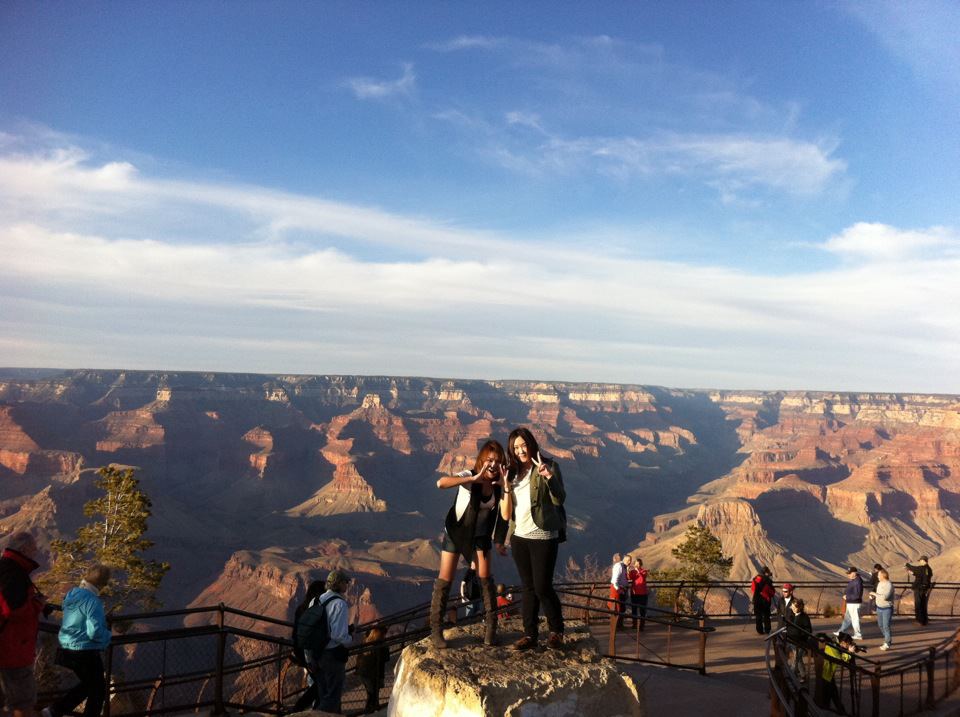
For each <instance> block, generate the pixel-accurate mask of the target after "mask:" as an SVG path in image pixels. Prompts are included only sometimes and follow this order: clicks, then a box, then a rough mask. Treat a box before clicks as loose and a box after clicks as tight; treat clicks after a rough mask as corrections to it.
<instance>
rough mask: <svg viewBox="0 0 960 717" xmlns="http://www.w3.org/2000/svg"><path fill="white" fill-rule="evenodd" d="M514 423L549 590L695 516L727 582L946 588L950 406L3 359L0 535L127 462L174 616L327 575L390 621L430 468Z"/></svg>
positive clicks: (674, 531) (410, 572)
mask: <svg viewBox="0 0 960 717" xmlns="http://www.w3.org/2000/svg"><path fill="white" fill-rule="evenodd" d="M518 425H526V426H529V427H530V428H531V429H532V430H533V432H534V434H535V435H536V437H537V439H538V441H539V442H540V444H541V447H542V450H543V453H544V454H547V455H549V456H552V457H553V458H555V459H556V460H557V461H559V463H560V465H561V467H562V470H563V479H564V482H565V485H566V488H567V493H568V502H567V511H568V521H569V540H568V542H566V543H565V544H564V545H563V546H562V547H561V560H562V565H561V567H560V568H558V572H559V573H561V576H562V575H563V573H564V571H567V574H568V575H569V576H571V577H576V576H577V575H578V574H579V573H578V567H579V566H582V565H585V564H587V563H589V562H591V558H590V556H596V558H595V559H596V560H597V561H598V562H599V563H600V564H601V565H603V564H606V562H607V560H608V559H609V556H610V555H611V554H612V553H613V552H623V551H626V550H629V551H631V552H634V553H636V554H639V555H641V556H642V557H643V559H644V562H645V564H646V565H647V566H648V567H658V566H660V565H664V566H666V565H669V564H670V562H671V560H672V558H671V555H670V550H671V549H672V547H673V546H675V545H676V544H677V542H678V541H679V540H681V539H682V537H683V533H684V531H685V529H686V526H687V525H689V524H690V523H691V521H696V520H700V521H703V522H704V523H706V524H707V525H708V526H709V527H710V528H711V530H713V531H714V533H716V534H717V535H718V536H719V537H720V538H721V539H722V541H723V544H724V549H725V551H726V552H727V554H729V555H731V556H732V557H733V558H734V569H733V574H732V577H733V578H736V579H749V577H750V576H751V575H752V574H753V572H754V571H755V570H756V569H757V567H758V566H760V565H769V566H770V567H771V568H772V569H773V570H774V575H775V576H776V575H779V576H782V577H787V576H789V577H790V578H793V579H819V578H831V579H836V578H839V577H840V576H841V574H842V568H843V566H845V565H847V564H851V563H852V564H854V565H856V566H859V567H860V568H861V569H865V570H869V567H870V566H871V565H872V564H873V563H874V562H881V563H884V564H887V565H891V566H900V565H902V564H903V563H904V562H905V561H907V560H914V559H916V557H917V556H918V555H920V554H926V555H929V556H930V557H931V562H932V565H933V568H934V570H935V571H936V574H937V575H938V576H939V577H940V578H941V579H953V576H954V575H956V572H957V570H956V568H957V567H958V562H960V547H958V546H960V397H958V396H946V395H939V396H938V395H918V394H887V393H875V394H865V393H859V394H851V393H830V392H813V391H720V390H688V389H674V388H664V387H654V386H636V385H611V384H582V383H562V382H538V381H481V380H443V379H430V378H400V377H373V376H279V375H278V376H267V375H253V374H222V373H186V372H162V371H156V372H152V371H123V370H63V371H56V370H49V369H37V370H31V369H0V543H2V542H3V535H4V534H7V533H9V532H12V531H14V530H17V529H29V530H31V531H32V532H33V533H34V534H35V535H36V536H37V537H38V539H39V542H40V543H41V545H43V546H49V543H50V541H51V540H53V539H56V538H60V537H72V536H73V535H74V533H75V531H76V529H77V528H78V527H79V526H81V525H83V524H84V523H85V522H86V520H87V519H86V518H84V516H83V510H82V509H83V504H84V503H85V502H86V501H87V500H89V499H90V498H92V497H94V496H95V495H96V491H95V489H94V487H93V480H94V473H95V470H96V468H97V467H99V466H102V465H105V464H110V463H113V464H119V465H129V466H135V467H137V469H138V476H139V478H140V479H141V485H142V488H143V489H144V490H145V491H146V492H147V493H148V495H149V496H150V498H151V499H152V501H153V515H152V517H151V519H150V531H149V534H148V537H149V538H150V539H151V540H153V541H154V543H155V547H154V549H153V554H152V557H156V558H159V559H162V560H166V561H169V562H170V563H171V564H172V566H173V567H172V569H171V571H170V573H169V575H168V576H167V578H166V580H165V583H164V587H163V591H162V595H161V598H162V599H163V601H164V603H165V604H166V605H167V606H184V605H210V604H216V603H218V602H221V601H223V602H225V603H228V604H230V605H232V606H234V607H238V608H241V609H245V610H251V611H254V612H260V613H265V614H269V615H274V616H283V617H286V616H289V615H290V614H291V613H292V609H293V607H294V606H295V604H296V603H297V601H298V600H299V599H300V598H301V597H302V595H303V593H304V591H305V589H306V586H307V585H308V584H309V582H310V581H311V580H314V579H318V578H321V577H323V576H324V575H325V573H326V571H327V570H329V569H330V568H332V567H335V566H336V567H341V568H344V569H346V570H348V571H350V572H351V573H352V574H353V575H354V576H355V578H356V581H355V585H354V586H353V589H352V595H353V602H354V606H355V609H357V610H360V611H361V612H362V613H363V615H366V616H369V615H373V614H376V612H377V611H378V610H379V611H380V612H389V611H392V610H395V609H399V608H401V607H403V606H405V605H408V604H410V603H413V602H415V601H422V600H424V599H426V597H427V595H428V590H429V587H428V584H429V582H430V581H432V579H433V577H434V575H435V570H436V566H437V562H438V550H439V540H438V536H439V534H440V533H441V531H442V526H443V517H444V515H445V514H446V511H447V509H448V508H449V506H450V504H451V503H452V501H453V498H454V494H453V491H441V490H438V489H437V488H436V480H437V478H438V477H439V476H440V475H442V474H444V473H449V472H455V471H458V470H461V469H463V468H465V467H467V468H470V467H472V465H473V460H474V457H475V454H476V450H477V447H478V445H479V444H480V443H481V442H482V441H483V440H485V439H486V438H488V437H491V436H492V437H494V438H496V439H498V440H500V441H501V442H505V441H506V437H507V435H508V433H509V431H510V430H511V429H512V428H513V427H515V426H518ZM495 569H496V571H497V577H498V579H501V580H503V581H511V580H513V579H515V572H514V570H513V566H512V561H510V560H509V559H499V558H498V559H497V560H496V562H495ZM897 570H899V568H897ZM903 577H904V576H903V575H902V574H900V573H899V572H896V574H895V575H894V578H895V579H903ZM361 596H362V597H361Z"/></svg>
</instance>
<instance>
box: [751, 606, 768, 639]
mask: <svg viewBox="0 0 960 717" xmlns="http://www.w3.org/2000/svg"><path fill="white" fill-rule="evenodd" d="M753 614H754V617H755V618H756V620H757V632H758V633H760V634H761V635H769V634H770V603H768V602H764V601H762V600H759V601H755V602H754V603H753Z"/></svg>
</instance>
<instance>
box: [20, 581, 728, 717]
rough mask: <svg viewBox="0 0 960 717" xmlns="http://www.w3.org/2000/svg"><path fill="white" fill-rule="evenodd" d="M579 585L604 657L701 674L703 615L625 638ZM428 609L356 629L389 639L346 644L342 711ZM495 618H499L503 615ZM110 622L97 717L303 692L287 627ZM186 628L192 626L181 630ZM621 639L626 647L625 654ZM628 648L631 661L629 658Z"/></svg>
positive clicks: (576, 605) (44, 694)
mask: <svg viewBox="0 0 960 717" xmlns="http://www.w3.org/2000/svg"><path fill="white" fill-rule="evenodd" d="M585 585H586V584H580V583H558V584H556V588H557V592H558V594H560V595H561V603H562V605H563V610H564V615H565V618H567V619H582V620H584V621H585V622H586V623H587V624H588V625H591V624H593V625H594V626H597V625H599V626H600V628H601V629H602V627H604V626H606V627H607V628H608V630H609V634H608V640H607V650H606V653H605V655H606V656H608V657H611V658H614V659H618V660H625V661H634V662H646V663H653V664H659V665H664V666H668V667H675V668H682V669H690V670H696V671H698V672H701V673H704V672H705V671H706V636H707V634H708V633H709V632H711V631H713V628H712V627H709V626H707V625H706V624H705V620H706V618H705V617H704V616H696V615H683V614H678V613H673V612H670V611H668V610H665V609H662V608H658V607H656V606H650V607H648V608H647V616H646V629H645V630H642V631H641V630H640V629H635V630H634V631H633V635H632V636H631V635H629V633H628V632H627V631H626V630H623V629H620V630H618V629H617V628H618V626H617V622H618V618H619V617H620V614H621V613H620V608H621V605H622V606H623V607H624V608H625V609H626V610H627V619H630V618H629V610H630V607H629V604H626V603H623V604H618V605H615V609H610V608H609V607H607V606H606V604H605V603H606V602H607V600H608V598H607V597H606V596H604V595H601V594H600V593H598V592H597V590H596V584H595V585H594V586H593V587H590V586H587V587H586V589H584V586H585ZM512 590H514V591H516V590H517V589H516V588H512ZM598 602H599V604H597V603H598ZM451 607H454V604H453V601H451ZM520 608H521V602H520V600H517V601H515V602H514V603H513V605H511V606H509V607H505V608H502V609H501V610H499V611H498V612H499V613H508V614H510V615H513V614H519V611H520ZM429 610H430V605H429V603H422V604H419V605H415V606H413V607H411V608H408V609H405V610H402V611H400V612H397V613H394V614H392V615H389V616H386V617H383V618H380V619H378V620H375V621H372V622H369V623H366V624H363V625H358V626H356V628H355V629H354V641H355V643H356V642H357V641H358V640H359V638H360V637H361V636H363V635H365V634H367V633H368V632H369V631H370V630H371V629H372V628H373V627H375V626H376V627H382V628H384V629H385V630H386V631H387V638H386V639H385V640H384V641H382V642H377V643H373V644H364V643H360V644H354V645H353V646H351V647H350V649H349V657H348V662H347V683H346V686H345V690H344V695H343V708H344V710H345V712H346V713H348V714H359V713H361V712H362V711H363V709H364V706H365V703H366V698H367V694H366V691H365V689H364V688H363V686H362V685H361V684H360V683H359V680H358V678H357V677H356V676H355V671H356V663H357V658H358V656H360V655H361V654H362V653H364V652H366V651H368V650H371V649H378V648H380V647H382V646H386V647H388V648H389V650H390V656H391V660H393V659H394V658H396V656H397V655H398V654H399V653H400V651H402V649H403V647H404V646H406V645H407V644H409V643H411V642H415V641H417V640H420V639H422V638H423V637H425V636H426V635H427V634H428V632H429V628H428V627H427V618H428V614H429ZM498 617H503V618H505V619H506V618H507V615H500V616H498ZM482 619H483V615H482V612H481V614H478V615H475V616H474V617H471V618H464V617H458V619H457V624H460V625H464V624H470V623H473V622H478V621H481V620H482ZM110 622H111V628H112V629H113V632H114V635H113V639H112V641H111V644H110V646H109V647H108V648H107V650H106V652H105V656H104V669H105V672H106V680H107V684H108V686H109V694H108V699H107V700H106V703H105V705H104V712H103V715H104V717H147V716H149V715H163V714H169V713H178V712H187V711H197V710H210V711H211V712H212V713H213V714H215V715H220V714H224V713H226V712H227V711H228V710H236V711H241V712H258V713H262V714H271V715H280V714H284V713H286V712H289V711H291V709H292V707H293V704H294V702H295V701H296V700H297V698H298V697H300V696H301V695H303V693H304V692H305V690H306V681H305V677H306V675H305V672H304V670H303V669H302V668H300V667H298V666H296V665H294V664H293V662H291V660H290V657H291V653H292V643H291V641H290V639H289V634H290V632H291V629H292V627H293V625H292V623H290V622H288V621H286V620H279V619H276V618H271V617H267V616H264V615H258V614H256V613H251V612H247V611H244V610H238V609H236V608H231V607H229V606H226V605H224V604H220V605H216V606H210V607H196V608H187V609H182V610H167V611H161V612H152V613H140V614H126V615H117V616H113V617H112V618H111V621H110ZM184 622H186V623H196V624H187V625H186V626H183V623H184ZM177 623H179V624H177ZM501 624H502V625H504V626H507V627H509V628H510V629H516V628H517V627H518V625H517V624H516V623H510V622H502V623H501ZM171 625H176V626H171ZM58 628H59V626H58V625H56V624H55V623H43V624H42V625H41V630H42V631H43V632H44V633H45V634H46V635H47V638H48V641H50V640H49V638H50V637H51V636H53V635H55V634H56V632H57V630H58ZM624 641H626V642H627V643H628V645H629V648H624V646H623V644H622V643H623V642H624ZM630 648H632V652H633V653H634V654H633V655H632V656H631V655H629V654H627V653H628V652H630V651H631V649H630ZM48 652H49V651H48ZM391 687H392V672H391V670H389V669H388V670H387V671H386V676H385V683H384V684H383V685H381V689H380V693H379V695H378V697H379V702H380V703H382V702H383V701H384V698H385V697H388V696H389V693H390V688H391ZM60 694H62V689H59V688H58V689H45V690H43V691H41V693H40V695H39V704H41V705H43V704H47V703H49V702H51V701H53V700H54V699H55V698H56V697H57V696H59V695H60Z"/></svg>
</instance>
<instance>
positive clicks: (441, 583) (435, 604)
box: [429, 578, 450, 650]
mask: <svg viewBox="0 0 960 717" xmlns="http://www.w3.org/2000/svg"><path fill="white" fill-rule="evenodd" d="M448 597H450V581H449V580H443V579H442V578H437V579H436V580H434V581H433V596H432V597H431V598H430V620H429V622H430V644H432V645H433V646H434V647H435V648H436V649H438V650H446V649H447V641H446V640H444V639H443V614H444V613H445V612H446V611H447V598H448Z"/></svg>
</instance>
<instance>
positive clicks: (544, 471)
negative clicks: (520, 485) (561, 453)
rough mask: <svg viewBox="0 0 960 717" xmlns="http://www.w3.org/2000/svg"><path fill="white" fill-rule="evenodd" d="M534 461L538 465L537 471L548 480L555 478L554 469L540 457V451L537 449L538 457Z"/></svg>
mask: <svg viewBox="0 0 960 717" xmlns="http://www.w3.org/2000/svg"><path fill="white" fill-rule="evenodd" d="M533 462H534V463H535V464H536V466H537V473H539V474H540V476H541V477H542V478H546V479H547V480H550V479H551V478H553V471H551V470H550V467H549V466H548V465H547V464H546V462H545V461H544V460H543V458H541V457H540V451H537V457H536V458H534V459H533Z"/></svg>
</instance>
